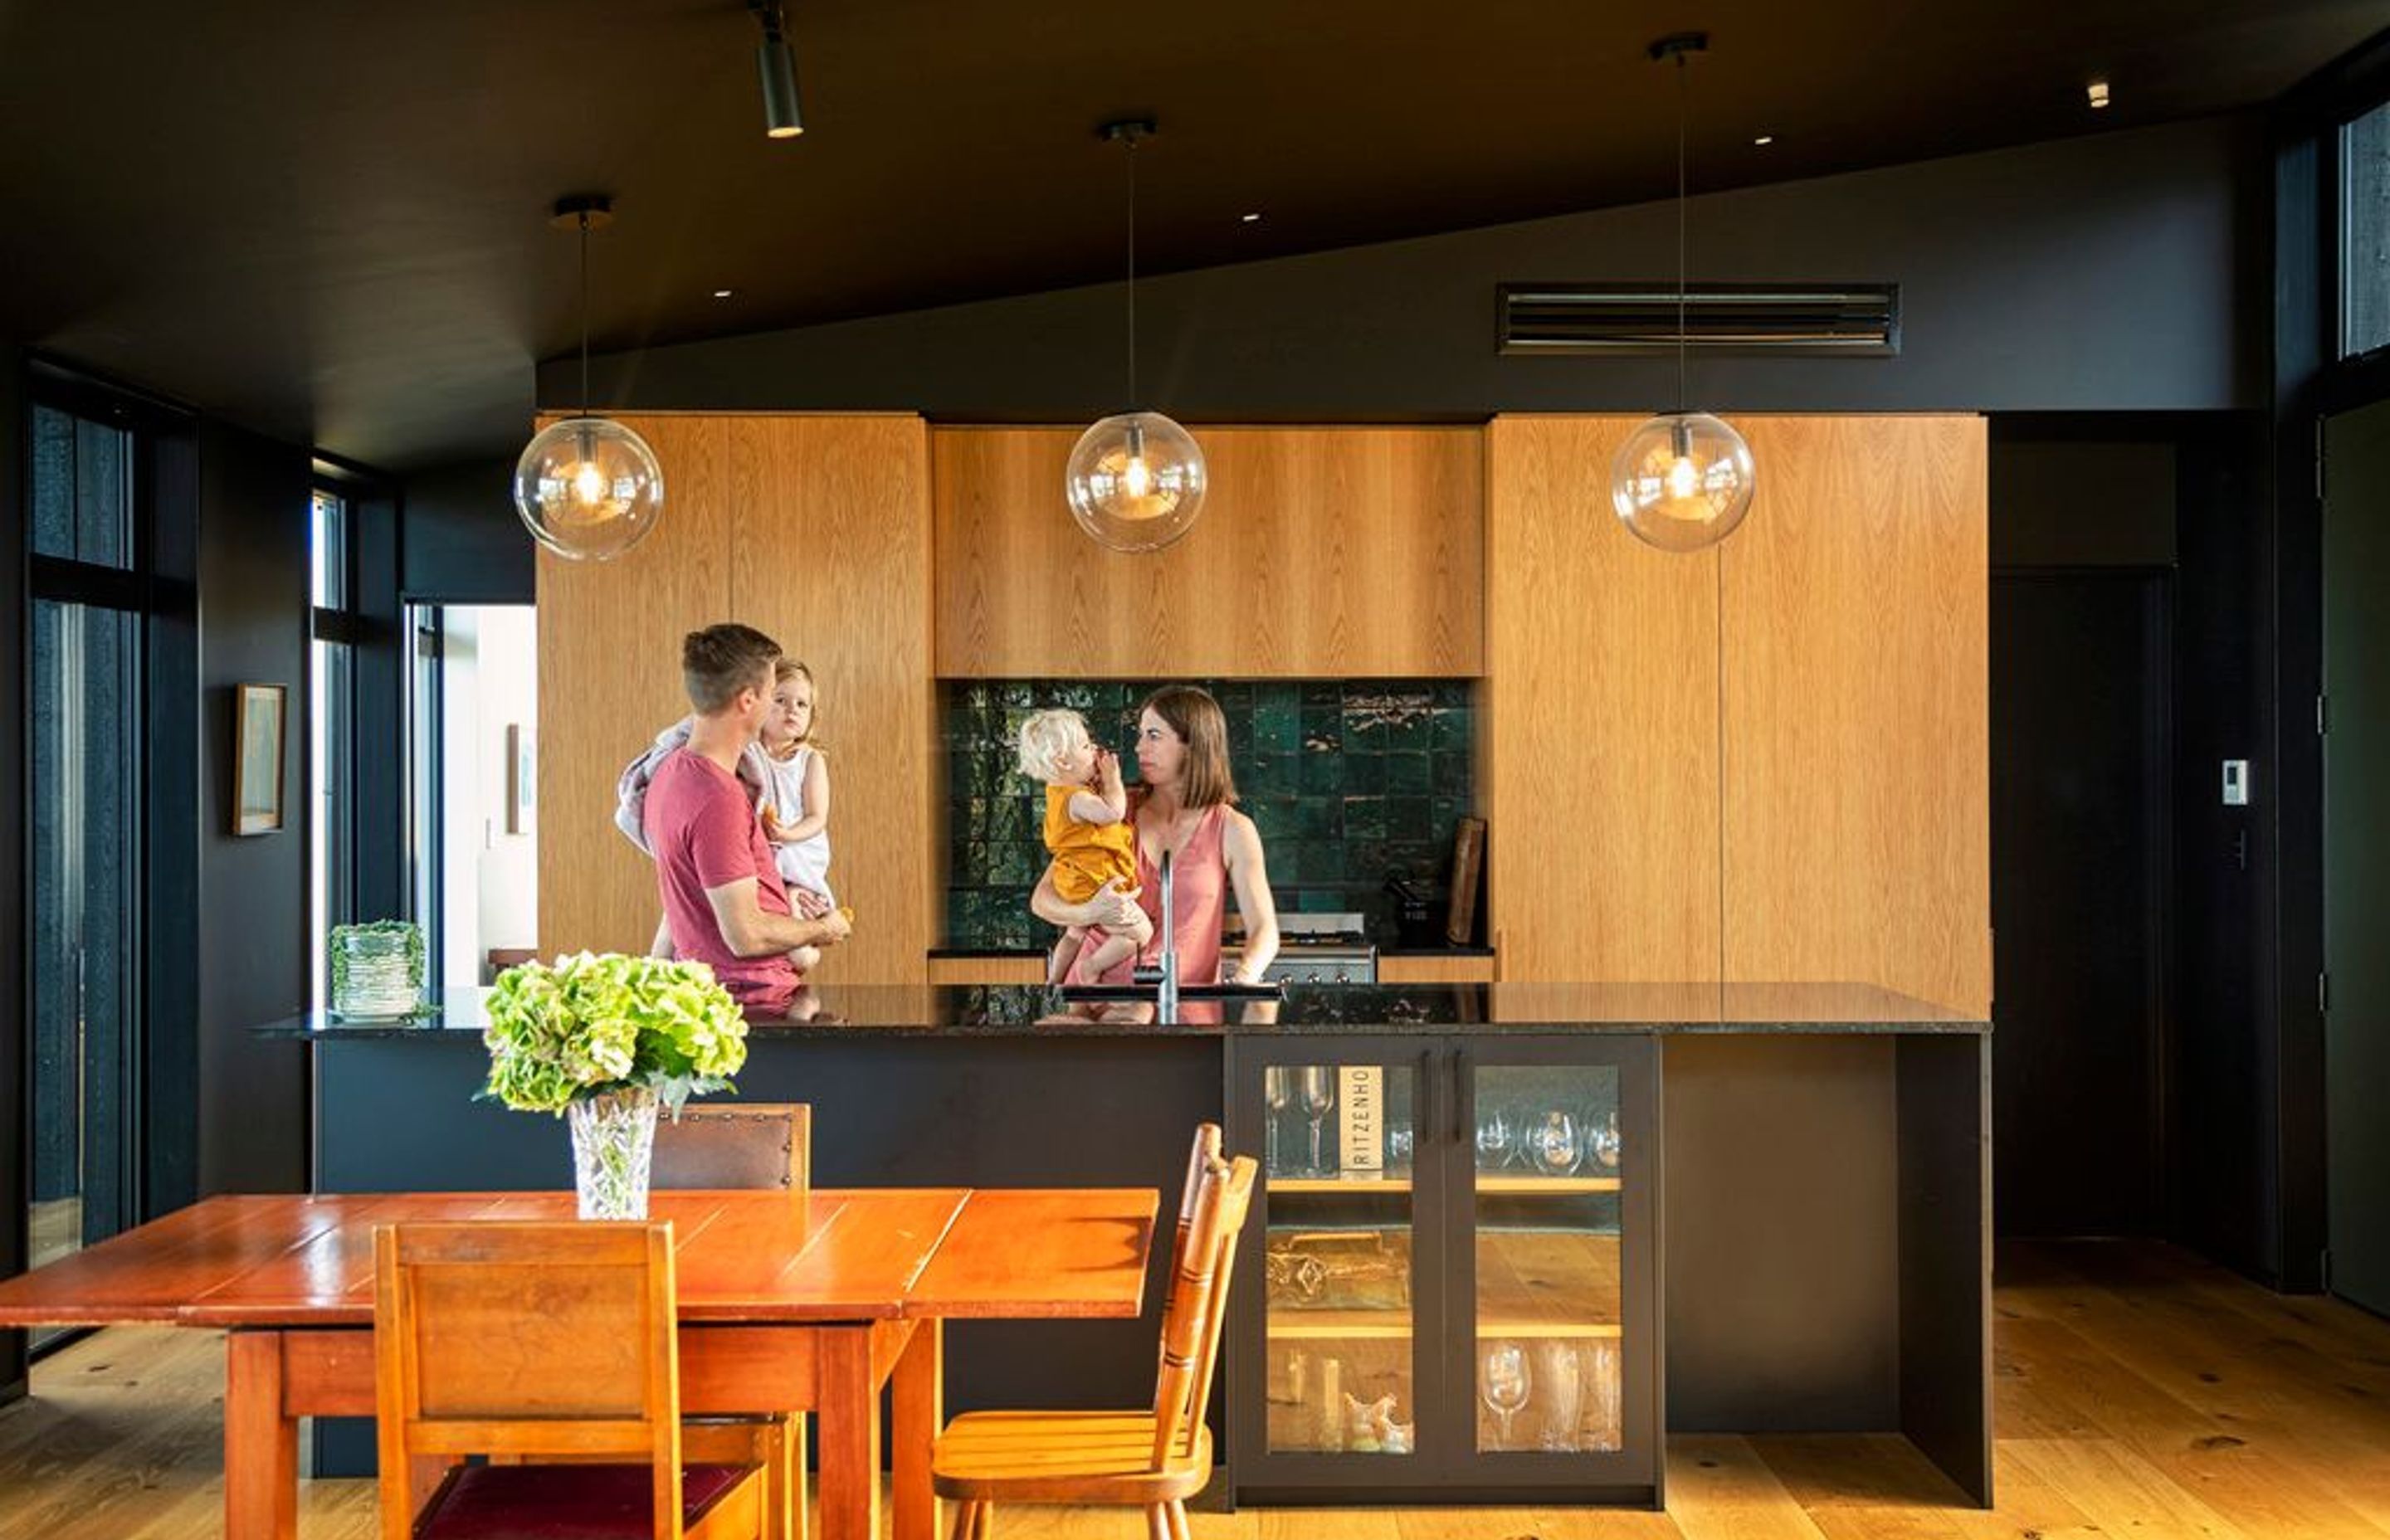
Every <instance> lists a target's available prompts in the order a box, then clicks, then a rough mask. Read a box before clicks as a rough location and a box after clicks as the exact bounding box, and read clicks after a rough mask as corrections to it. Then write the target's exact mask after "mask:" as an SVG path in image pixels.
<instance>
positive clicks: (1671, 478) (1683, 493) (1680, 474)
mask: <svg viewBox="0 0 2390 1540" xmlns="http://www.w3.org/2000/svg"><path fill="white" fill-rule="evenodd" d="M1701 489H1702V478H1701V472H1699V471H1698V470H1696V469H1694V468H1693V460H1692V456H1690V455H1679V456H1677V458H1676V461H1675V463H1673V464H1672V465H1670V466H1669V467H1668V495H1669V496H1671V497H1673V498H1675V499H1677V501H1678V502H1683V501H1685V500H1686V499H1687V498H1690V497H1691V496H1692V495H1693V494H1695V493H1697V492H1699V491H1701Z"/></svg>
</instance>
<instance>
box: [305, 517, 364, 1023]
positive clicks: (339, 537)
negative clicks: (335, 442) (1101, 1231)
mask: <svg viewBox="0 0 2390 1540" xmlns="http://www.w3.org/2000/svg"><path fill="white" fill-rule="evenodd" d="M349 533H350V531H349V504H348V501H347V500H346V499H345V498H343V497H341V495H340V494H338V493H336V492H332V491H329V490H327V489H323V488H318V489H317V490H316V492H315V496H314V498H313V499H312V500H311V501H310V504H309V507H308V520H307V534H308V541H307V543H308V568H309V571H310V572H311V574H312V577H311V585H312V587H313V589H314V592H313V593H312V595H311V596H310V597H311V599H312V601H313V603H314V607H315V624H314V637H315V640H314V641H313V642H312V643H311V644H310V646H309V648H308V660H307V696H308V700H307V705H308V711H307V740H308V741H307V767H308V785H309V787H310V788H311V789H312V802H311V804H310V807H309V815H308V819H307V841H308V864H307V870H308V883H307V917H308V934H309V943H310V948H311V951H312V955H313V958H314V961H313V962H312V964H311V965H310V973H309V977H310V978H311V980H312V981H313V995H314V1000H315V1005H316V1006H317V1007H322V1006H324V1005H325V1004H326V1003H327V1002H328V1000H329V999H330V998H331V993H330V992H331V975H330V967H331V963H330V944H329V943H330V938H331V930H332V927H333V926H335V925H341V924H344V923H346V922H347V921H349V920H351V919H353V918H355V914H356V876H355V864H356V829H355V796H354V788H355V782H356V777H355V774H354V770H353V745H354V743H355V742H356V736H355V720H354V719H355V715H356V708H355V699H356V643H355V636H356V630H355V618H356V617H355V611H354V605H353V597H354V587H355V584H354V580H353V571H354V563H353V558H352V553H351V542H350V538H349Z"/></svg>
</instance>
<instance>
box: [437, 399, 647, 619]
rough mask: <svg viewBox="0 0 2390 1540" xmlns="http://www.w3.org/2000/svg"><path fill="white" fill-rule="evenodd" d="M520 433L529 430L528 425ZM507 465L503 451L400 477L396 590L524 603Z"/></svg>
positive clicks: (526, 550) (521, 547)
mask: <svg viewBox="0 0 2390 1540" xmlns="http://www.w3.org/2000/svg"><path fill="white" fill-rule="evenodd" d="M523 435H524V437H525V438H526V439H528V438H529V437H530V435H531V425H530V424H529V423H525V424H524V425H523ZM514 469H515V465H514V460H513V458H512V457H511V456H509V457H508V458H506V459H503V460H479V461H475V462H474V463H472V464H470V465H462V466H454V467H450V468H447V469H443V470H435V471H430V472H427V473H425V474H423V475H421V476H414V477H410V478H408V479H407V482H406V492H405V502H404V504H403V514H402V518H401V520H400V528H401V532H402V533H401V537H400V542H399V545H400V553H399V576H398V591H399V592H400V593H401V594H403V595H404V596H405V597H406V598H408V599H411V600H420V601H425V602H433V603H440V604H529V603H531V602H532V599H533V560H532V553H533V546H532V539H531V536H530V534H529V533H525V531H524V529H523V526H522V520H520V519H518V518H517V517H516V516H515V508H514V502H513V494H512V491H511V486H512V480H513V477H514ZM667 485H669V483H667Z"/></svg>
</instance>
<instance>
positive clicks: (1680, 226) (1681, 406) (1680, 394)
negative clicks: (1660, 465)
mask: <svg viewBox="0 0 2390 1540" xmlns="http://www.w3.org/2000/svg"><path fill="white" fill-rule="evenodd" d="M1685 99H1686V85H1685V56H1684V54H1683V53H1681V52H1680V53H1678V54H1677V416H1679V417H1682V416H1683V415H1684V411H1685V346H1686V338H1685Z"/></svg>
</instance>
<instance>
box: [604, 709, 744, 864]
mask: <svg viewBox="0 0 2390 1540" xmlns="http://www.w3.org/2000/svg"><path fill="white" fill-rule="evenodd" d="M691 725H693V719H691V718H689V717H686V716H685V717H682V718H681V719H680V720H679V721H678V722H675V723H674V724H673V725H671V726H669V727H666V728H665V729H664V730H663V731H662V732H661V733H658V734H657V735H656V740H655V742H654V743H652V744H650V745H649V748H648V751H646V752H645V753H643V754H641V755H640V756H639V757H638V758H636V759H635V760H633V761H632V762H631V763H630V764H626V765H624V766H623V776H622V778H621V779H620V780H618V781H616V782H615V783H614V827H615V828H619V829H621V830H622V831H623V837H624V838H625V839H627V840H629V841H631V843H633V844H635V845H636V846H638V847H639V853H640V854H642V855H645V856H648V857H649V858H651V859H652V858H653V857H654V855H655V852H654V851H651V850H649V848H648V829H647V813H648V783H649V781H651V780H653V779H655V775H656V767H657V766H658V765H660V764H663V762H664V756H665V755H667V754H670V753H671V752H672V751H674V750H675V749H686V748H687V747H688V733H689V728H690V727H691ZM771 780H772V776H771V771H770V770H769V769H768V768H767V767H766V766H765V763H764V750H763V746H762V745H760V744H755V743H750V744H749V745H747V747H746V748H744V749H742V750H740V751H739V785H740V786H742V787H744V788H746V790H747V805H748V806H749V807H751V808H752V807H760V806H762V805H763V802H764V789H765V787H766V786H769V785H770V784H771Z"/></svg>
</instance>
